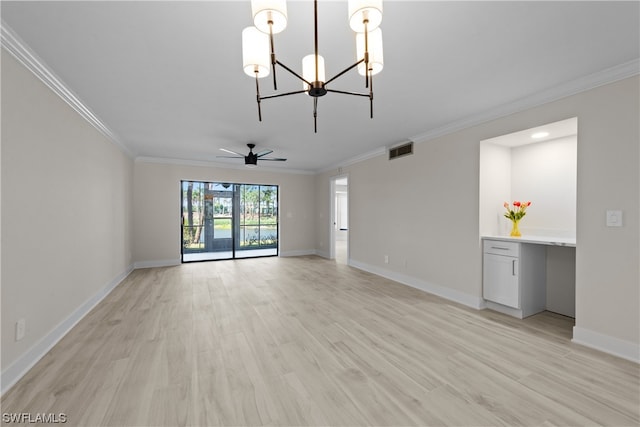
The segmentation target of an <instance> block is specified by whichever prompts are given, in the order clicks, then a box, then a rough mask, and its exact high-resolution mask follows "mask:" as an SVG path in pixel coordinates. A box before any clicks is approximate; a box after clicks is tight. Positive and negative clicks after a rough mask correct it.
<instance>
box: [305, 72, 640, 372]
mask: <svg viewBox="0 0 640 427" xmlns="http://www.w3.org/2000/svg"><path fill="white" fill-rule="evenodd" d="M638 83H639V78H638V76H636V77H632V78H628V79H624V80H621V81H618V82H615V83H612V84H609V85H605V86H601V87H597V88H595V89H592V90H588V91H585V92H582V93H579V94H576V95H573V96H569V97H566V98H563V99H560V100H557V101H554V102H551V103H548V104H544V105H541V106H538V107H535V108H531V109H528V110H525V111H522V112H519V113H516V114H512V115H510V116H506V117H503V118H500V119H497V120H493V121H491V122H487V123H484V124H481V125H477V126H473V127H471V128H468V129H465V130H462V131H458V132H455V133H452V134H449V135H446V136H442V137H438V138H435V139H432V140H429V141H425V142H421V143H417V144H416V145H415V147H414V148H415V155H413V156H407V157H404V158H401V159H397V160H393V161H388V160H387V159H386V158H385V156H378V157H375V158H372V159H369V160H365V161H362V162H360V163H356V164H353V165H348V166H343V167H342V169H341V173H343V174H344V173H348V174H349V199H350V205H349V209H350V224H349V225H350V229H349V232H350V258H351V260H352V264H353V265H356V266H358V267H360V268H364V269H367V270H369V271H373V272H376V273H379V274H383V275H387V276H389V277H393V278H395V279H397V280H401V281H404V282H405V283H408V284H411V285H413V286H417V287H421V288H423V289H427V290H429V291H431V292H434V293H438V294H441V295H444V296H447V297H448V298H451V299H456V300H458V301H460V302H462V303H465V304H468V305H471V306H476V305H477V306H479V305H481V278H482V267H481V259H482V254H481V249H480V241H479V238H478V236H479V234H480V233H479V231H480V230H479V223H480V221H479V217H478V215H479V214H478V205H479V203H478V202H479V200H478V189H479V156H480V153H479V151H480V150H479V142H480V141H482V140H485V139H488V138H492V137H496V136H499V135H505V134H508V133H511V132H515V131H518V130H522V129H529V128H532V127H535V126H539V125H542V124H546V123H552V122H556V121H558V120H563V119H566V118H569V117H577V118H578V137H579V143H578V160H577V174H578V180H577V223H576V229H577V242H578V246H577V249H576V326H575V328H574V340H575V341H577V342H581V343H583V344H587V345H590V346H593V347H599V348H602V349H605V350H606V351H609V352H612V353H616V354H620V355H622V356H624V357H627V358H632V359H635V360H640V314H639V313H640V292H639V286H638V283H640V271H639V262H638V260H639V259H640V244H639V240H640V228H639V222H640V221H639V220H640V207H639V203H640V202H639V198H640V177H639V173H638V169H639V167H638V164H639V157H640V153H639V142H638V141H639V140H640V135H639V128H640V126H639V119H638V118H639V117H640V107H639V93H640V87H639V84H638ZM332 175H337V171H335V170H333V171H328V172H326V173H323V174H322V175H320V176H318V179H317V182H316V192H317V196H316V204H317V208H318V221H317V224H316V236H317V238H316V239H317V244H318V252H319V253H325V251H326V245H327V242H328V237H327V236H329V231H330V230H329V228H328V227H329V222H328V221H326V217H327V216H328V209H329V206H328V204H329V198H328V194H330V193H329V191H330V190H329V188H330V187H329V180H330V178H331V176H332ZM381 194H384V195H385V197H384V199H382V198H381V197H380V195H381ZM382 203H384V206H382ZM607 209H619V210H622V211H623V214H624V218H625V221H624V226H623V227H620V228H611V227H606V226H605V211H606V210H607ZM385 254H387V255H389V263H388V264H385V263H384V258H383V257H384V255H385Z"/></svg>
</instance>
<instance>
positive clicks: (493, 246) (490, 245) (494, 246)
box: [483, 240, 520, 257]
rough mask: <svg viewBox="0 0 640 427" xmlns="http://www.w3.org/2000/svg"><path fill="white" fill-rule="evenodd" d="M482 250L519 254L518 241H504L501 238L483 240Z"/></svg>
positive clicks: (501, 253) (487, 252) (492, 252)
mask: <svg viewBox="0 0 640 427" xmlns="http://www.w3.org/2000/svg"><path fill="white" fill-rule="evenodd" d="M483 252H484V253H485V254H495V255H504V256H515V257H518V256H520V243H518V242H505V241H502V240H484V243H483Z"/></svg>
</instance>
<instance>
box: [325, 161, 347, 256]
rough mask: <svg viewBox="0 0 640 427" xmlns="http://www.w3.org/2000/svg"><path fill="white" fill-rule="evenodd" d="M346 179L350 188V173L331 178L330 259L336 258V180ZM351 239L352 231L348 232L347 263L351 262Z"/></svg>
mask: <svg viewBox="0 0 640 427" xmlns="http://www.w3.org/2000/svg"><path fill="white" fill-rule="evenodd" d="M341 179H346V180H347V188H349V174H348V173H343V174H340V175H336V176H332V177H331V180H330V193H329V199H330V203H329V206H330V208H329V209H330V214H329V259H336V226H337V223H338V218H336V198H337V188H336V181H338V180H341ZM349 193H350V192H349V190H347V215H348V216H347V218H348V219H347V222H348V224H349V228H351V218H350V217H351V209H350V206H349V199H350V197H349ZM350 240H351V233H350V232H347V263H348V262H349V259H350V258H349V246H350V245H349V241H350Z"/></svg>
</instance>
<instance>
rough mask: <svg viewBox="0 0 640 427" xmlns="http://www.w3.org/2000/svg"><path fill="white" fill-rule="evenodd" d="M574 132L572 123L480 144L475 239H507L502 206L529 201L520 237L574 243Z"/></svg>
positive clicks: (575, 137)
mask: <svg viewBox="0 0 640 427" xmlns="http://www.w3.org/2000/svg"><path fill="white" fill-rule="evenodd" d="M577 127H578V120H577V118H572V119H568V120H563V121H560V122H556V123H551V124H548V125H544V126H538V127H536V128H532V129H527V130H524V131H520V132H516V133H512V134H509V135H503V136H499V137H496V138H491V139H487V140H484V141H482V142H481V143H480V199H479V200H480V234H481V235H496V236H504V235H508V233H509V230H510V227H511V223H510V221H509V220H508V219H507V218H505V217H504V216H503V214H504V207H503V203H504V202H513V201H514V200H520V201H531V207H530V208H529V209H528V213H527V215H526V216H525V218H524V219H523V220H522V221H521V222H520V230H521V231H522V233H523V235H534V236H552V237H569V238H575V236H576V187H577V173H576V172H577V150H578V135H577V131H578V129H577ZM544 133H547V135H546V136H543V137H539V138H533V137H532V135H543V134H544Z"/></svg>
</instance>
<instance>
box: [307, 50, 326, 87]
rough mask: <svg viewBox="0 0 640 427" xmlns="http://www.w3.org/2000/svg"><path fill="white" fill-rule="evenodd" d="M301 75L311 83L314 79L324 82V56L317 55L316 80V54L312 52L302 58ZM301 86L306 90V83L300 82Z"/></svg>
mask: <svg viewBox="0 0 640 427" xmlns="http://www.w3.org/2000/svg"><path fill="white" fill-rule="evenodd" d="M302 77H303V78H304V79H305V80H306V81H308V82H310V83H313V82H315V81H319V82H325V81H326V80H325V73H324V58H323V57H322V56H320V55H318V79H317V80H316V56H315V55H314V54H311V55H307V56H305V57H304V58H302ZM302 88H303V89H304V90H308V89H309V87H308V86H307V84H306V83H304V82H303V83H302Z"/></svg>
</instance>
